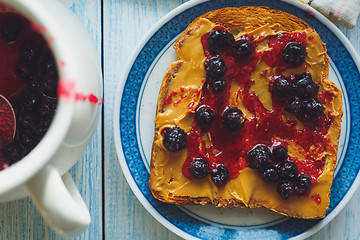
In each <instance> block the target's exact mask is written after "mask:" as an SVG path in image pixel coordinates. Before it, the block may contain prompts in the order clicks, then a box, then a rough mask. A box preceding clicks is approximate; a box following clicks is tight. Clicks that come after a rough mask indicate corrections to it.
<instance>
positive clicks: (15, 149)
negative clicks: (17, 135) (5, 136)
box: [3, 140, 24, 164]
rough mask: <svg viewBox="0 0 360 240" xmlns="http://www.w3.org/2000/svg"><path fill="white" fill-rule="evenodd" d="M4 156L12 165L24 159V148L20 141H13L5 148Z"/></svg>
mask: <svg viewBox="0 0 360 240" xmlns="http://www.w3.org/2000/svg"><path fill="white" fill-rule="evenodd" d="M3 154H4V156H5V157H6V159H7V160H8V161H9V163H10V164H11V163H15V162H17V161H19V160H20V159H21V158H23V156H24V148H23V146H22V145H21V144H20V143H19V142H18V141H16V140H13V141H12V142H11V143H9V144H8V145H6V146H5V147H4V149H3Z"/></svg>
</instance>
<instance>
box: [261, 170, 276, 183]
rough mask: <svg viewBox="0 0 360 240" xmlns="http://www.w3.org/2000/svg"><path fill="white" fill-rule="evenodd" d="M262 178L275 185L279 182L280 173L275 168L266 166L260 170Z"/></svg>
mask: <svg viewBox="0 0 360 240" xmlns="http://www.w3.org/2000/svg"><path fill="white" fill-rule="evenodd" d="M260 176H261V177H262V179H263V180H264V181H265V182H266V183H269V184H274V183H276V182H277V181H278V180H279V173H278V170H277V168H276V167H275V166H273V165H266V166H265V167H262V168H261V169H260Z"/></svg>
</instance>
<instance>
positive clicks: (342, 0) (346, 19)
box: [305, 0, 360, 28]
mask: <svg viewBox="0 0 360 240" xmlns="http://www.w3.org/2000/svg"><path fill="white" fill-rule="evenodd" d="M305 3H307V4H309V5H310V6H311V7H313V8H315V9H316V10H318V11H319V12H321V13H322V14H323V15H324V16H325V17H327V18H329V19H330V20H331V21H332V22H334V23H339V24H342V25H344V26H345V27H347V28H353V27H354V26H355V24H356V20H357V18H358V16H359V12H360V0H306V1H305Z"/></svg>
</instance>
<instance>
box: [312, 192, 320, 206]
mask: <svg viewBox="0 0 360 240" xmlns="http://www.w3.org/2000/svg"><path fill="white" fill-rule="evenodd" d="M311 199H312V200H313V201H314V202H315V203H316V204H318V205H320V204H321V198H320V195H319V194H318V193H315V194H313V195H311Z"/></svg>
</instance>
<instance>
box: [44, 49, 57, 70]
mask: <svg viewBox="0 0 360 240" xmlns="http://www.w3.org/2000/svg"><path fill="white" fill-rule="evenodd" d="M40 69H41V72H42V73H43V74H44V75H45V74H52V75H56V74H57V69H56V64H55V60H54V57H53V55H52V54H51V52H50V51H49V52H47V53H45V54H44V56H43V57H42V59H41V60H40Z"/></svg>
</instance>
